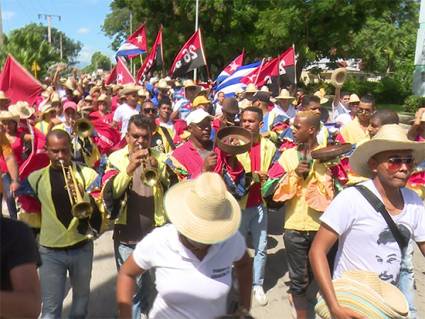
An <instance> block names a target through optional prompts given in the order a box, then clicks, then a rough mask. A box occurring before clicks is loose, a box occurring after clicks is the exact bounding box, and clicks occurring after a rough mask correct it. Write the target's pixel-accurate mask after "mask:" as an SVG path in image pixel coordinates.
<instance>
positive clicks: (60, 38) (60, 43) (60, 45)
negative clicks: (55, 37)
mask: <svg viewBox="0 0 425 319" xmlns="http://www.w3.org/2000/svg"><path fill="white" fill-rule="evenodd" d="M59 51H60V56H61V61H62V59H63V47H62V33H59Z"/></svg>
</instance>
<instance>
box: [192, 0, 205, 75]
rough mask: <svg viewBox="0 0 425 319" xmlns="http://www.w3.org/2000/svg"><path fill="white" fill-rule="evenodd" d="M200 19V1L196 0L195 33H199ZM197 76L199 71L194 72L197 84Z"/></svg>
mask: <svg viewBox="0 0 425 319" xmlns="http://www.w3.org/2000/svg"><path fill="white" fill-rule="evenodd" d="M198 18H199V0H196V5H195V32H196V31H198ZM207 72H208V71H207ZM197 75H198V74H197V69H195V70H193V82H195V83H196V77H197Z"/></svg>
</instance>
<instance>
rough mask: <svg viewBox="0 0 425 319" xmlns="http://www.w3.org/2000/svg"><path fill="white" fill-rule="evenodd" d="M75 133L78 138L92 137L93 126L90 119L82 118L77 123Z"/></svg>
mask: <svg viewBox="0 0 425 319" xmlns="http://www.w3.org/2000/svg"><path fill="white" fill-rule="evenodd" d="M74 131H75V133H76V134H77V135H78V136H80V137H82V138H86V137H89V136H91V135H92V133H93V125H92V124H91V123H90V121H89V120H88V119H85V118H81V119H78V120H77V121H75V124H74Z"/></svg>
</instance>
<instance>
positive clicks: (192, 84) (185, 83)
mask: <svg viewBox="0 0 425 319" xmlns="http://www.w3.org/2000/svg"><path fill="white" fill-rule="evenodd" d="M183 86H184V87H185V88H190V87H197V86H198V85H196V84H195V82H193V81H192V80H185V81H183Z"/></svg>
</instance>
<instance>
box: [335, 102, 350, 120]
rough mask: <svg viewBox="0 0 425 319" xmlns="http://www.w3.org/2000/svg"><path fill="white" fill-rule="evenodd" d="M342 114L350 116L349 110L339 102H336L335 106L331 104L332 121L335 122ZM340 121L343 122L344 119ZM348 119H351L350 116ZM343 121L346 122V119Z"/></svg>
mask: <svg viewBox="0 0 425 319" xmlns="http://www.w3.org/2000/svg"><path fill="white" fill-rule="evenodd" d="M342 114H348V115H350V110H349V109H348V108H346V107H345V106H344V104H342V103H341V102H338V104H337V105H335V104H333V113H332V118H333V121H334V122H337V119H338V117H340V116H341V115H342ZM341 119H342V120H344V118H340V119H339V120H340V121H341ZM350 119H351V116H350ZM345 120H347V118H345Z"/></svg>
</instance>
